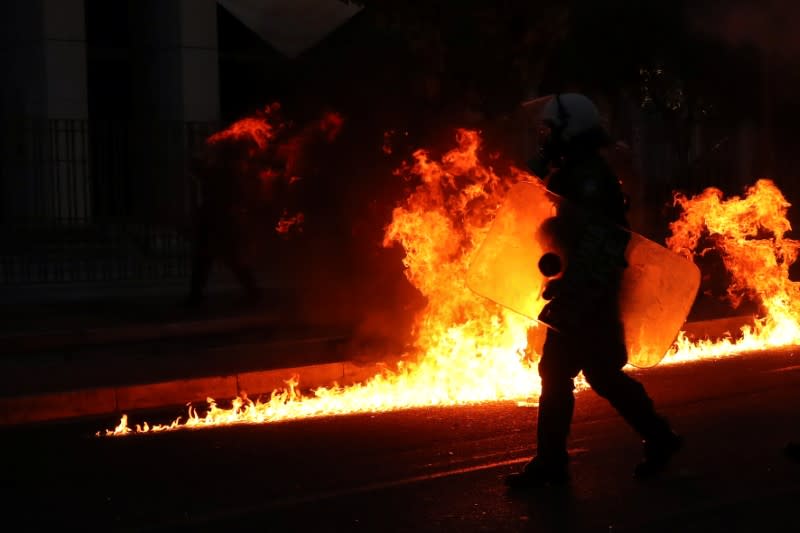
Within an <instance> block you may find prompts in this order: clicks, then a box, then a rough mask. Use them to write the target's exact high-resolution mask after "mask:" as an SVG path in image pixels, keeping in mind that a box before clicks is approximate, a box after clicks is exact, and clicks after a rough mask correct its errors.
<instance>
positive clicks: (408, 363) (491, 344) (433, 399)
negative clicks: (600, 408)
mask: <svg viewBox="0 0 800 533" xmlns="http://www.w3.org/2000/svg"><path fill="white" fill-rule="evenodd" d="M456 141H457V146H456V147H455V148H454V149H452V150H450V151H448V152H447V153H445V154H444V155H442V156H441V157H440V158H439V159H438V160H436V159H433V158H432V157H431V155H430V153H429V152H428V151H426V150H418V151H417V152H415V153H414V157H413V161H412V162H411V163H409V164H406V165H404V166H403V167H402V168H401V169H399V170H398V173H399V174H401V175H403V176H404V177H406V178H408V179H409V180H413V181H412V182H414V183H419V185H418V186H417V187H416V189H415V190H414V191H413V192H411V194H410V195H409V196H408V197H407V198H406V199H405V200H404V201H403V202H402V204H401V205H399V206H398V207H396V208H395V209H394V212H393V217H392V222H391V224H390V225H389V226H388V227H387V228H386V231H385V238H384V245H385V246H393V245H395V244H399V245H401V246H402V247H403V249H404V250H405V253H406V255H405V258H404V259H403V262H404V265H405V267H406V276H407V277H408V279H409V281H410V282H411V283H412V284H413V285H414V286H415V287H416V288H417V289H418V290H419V291H420V292H421V293H422V294H423V295H424V296H425V297H426V298H427V306H426V307H425V309H424V310H423V311H422V313H421V314H420V315H419V316H418V317H417V320H416V326H415V341H414V343H413V349H412V351H411V352H410V353H408V354H406V357H404V360H403V361H402V362H401V363H399V364H398V365H397V366H396V367H395V368H394V369H387V370H385V371H383V372H382V373H380V374H378V375H376V376H374V377H372V378H371V379H369V380H367V381H365V382H364V383H357V384H354V385H350V386H347V387H341V386H338V385H336V384H334V385H332V386H331V387H323V388H319V389H316V390H313V391H312V392H311V393H310V394H306V395H304V394H301V392H300V390H299V388H298V386H299V384H298V381H297V380H294V379H292V380H289V381H288V382H287V387H286V388H284V389H279V390H275V391H274V392H273V393H272V394H271V395H270V397H269V398H267V399H265V400H263V401H262V400H256V401H252V400H250V399H248V398H247V397H246V396H242V397H240V398H236V399H234V400H233V402H232V405H231V407H228V408H223V407H220V406H219V405H218V404H217V403H216V402H215V401H214V400H213V399H209V400H208V406H207V408H206V409H205V411H204V412H203V413H200V412H199V411H198V410H197V408H195V407H194V406H190V407H189V412H188V416H187V417H186V418H179V419H176V420H174V421H173V422H172V423H170V424H164V425H160V424H148V423H147V422H144V423H142V424H136V425H134V426H133V427H131V426H130V425H129V422H128V417H127V415H123V416H122V419H121V421H120V423H119V425H117V427H115V428H113V429H110V430H107V431H103V432H99V433H98V435H101V436H121V435H129V434H136V433H151V432H163V431H173V430H179V429H190V428H204V427H213V426H223V425H230V424H263V423H271V422H277V421H283V420H293V419H304V418H310V417H320V416H331V415H337V414H345V413H370V412H382V411H390V410H397V409H405V408H411V407H422V406H451V405H463V404H475V403H480V402H487V401H498V400H518V401H520V400H524V399H527V400H528V402H529V403H530V402H534V403H535V401H536V399H537V398H538V395H539V390H540V388H539V378H538V374H537V372H536V367H535V364H534V363H533V361H535V360H536V359H537V355H536V353H534V351H533V350H532V349H531V348H529V346H528V342H529V338H530V337H529V330H530V329H531V328H532V327H535V322H532V321H531V320H529V319H527V318H525V317H522V316H520V315H517V314H515V313H512V312H510V311H508V310H505V309H501V308H500V307H499V306H497V305H495V304H493V303H491V302H488V301H487V300H485V299H482V298H480V297H478V296H476V295H475V294H474V293H472V292H471V291H470V290H469V289H468V288H467V287H466V284H465V282H464V279H465V275H466V272H467V267H468V265H469V262H470V258H471V257H472V254H473V253H474V251H475V250H476V247H477V245H478V244H479V243H480V242H482V240H483V238H484V237H485V235H486V233H487V231H488V228H489V222H490V221H491V220H492V218H493V216H492V215H493V213H494V212H495V211H496V210H497V208H498V206H499V205H500V204H501V201H502V199H503V197H504V194H505V193H506V192H507V191H508V189H509V188H510V186H511V185H513V184H514V183H516V182H518V181H521V180H530V179H533V177H532V176H530V175H529V174H527V173H526V172H524V171H522V170H519V169H515V168H513V167H512V168H510V169H509V170H508V171H506V172H505V173H504V174H503V175H498V174H497V173H496V172H495V170H494V169H493V168H492V167H491V166H489V165H487V164H485V163H483V162H482V161H481V158H480V137H479V135H478V133H477V132H475V131H469V130H458V132H457V135H456ZM675 201H676V205H678V206H679V207H680V208H681V210H682V213H681V215H680V219H679V220H677V221H675V222H673V223H672V224H671V230H672V236H671V237H670V238H669V239H668V241H667V244H668V246H669V247H670V248H671V249H672V250H674V251H676V252H678V253H681V254H684V255H686V256H687V257H693V256H694V255H695V254H703V253H705V251H706V249H705V248H702V247H704V246H709V245H710V246H713V247H714V249H716V250H717V251H718V252H719V254H720V256H721V258H722V260H723V262H724V264H725V266H726V268H727V270H728V272H729V273H730V276H731V280H732V281H731V285H730V287H729V290H728V297H729V298H730V300H731V302H733V304H734V305H737V304H738V302H739V301H741V299H742V298H743V297H749V298H753V299H757V301H759V302H760V304H761V308H762V313H761V314H760V316H759V317H758V318H757V319H756V320H755V322H754V325H753V326H746V327H744V328H743V329H742V330H741V331H740V332H739V333H738V335H735V336H730V337H728V338H724V339H722V340H720V341H715V342H711V341H709V340H705V341H700V342H691V341H689V339H688V338H687V336H686V335H684V334H680V335H679V337H678V339H677V341H676V343H675V344H674V346H673V348H672V349H671V351H670V353H669V354H668V356H667V358H666V359H665V361H664V363H663V364H684V363H687V362H691V361H696V360H700V359H706V358H719V357H727V356H731V355H734V354H739V353H743V352H751V351H758V350H765V349H770V348H775V347H781V346H787V345H797V344H800V294H798V286H797V284H796V283H795V282H793V281H791V280H790V279H789V266H790V265H791V264H792V263H793V262H794V261H795V260H796V259H797V254H798V242H797V241H794V240H792V239H789V238H786V236H785V235H786V233H787V232H788V231H789V230H790V225H789V222H788V220H787V218H786V213H787V210H788V207H789V203H788V202H787V201H786V199H785V198H784V197H783V195H782V193H781V192H780V190H778V188H777V187H776V186H775V184H774V183H773V182H771V181H770V180H759V181H758V182H756V183H755V184H754V185H753V186H752V187H750V188H748V190H747V191H746V194H745V195H744V196H743V197H737V196H734V197H731V198H729V199H724V198H723V193H722V192H721V191H719V190H718V189H714V188H711V189H707V190H706V191H704V192H703V193H701V194H700V195H698V196H696V197H694V198H687V197H684V196H681V195H676V198H675ZM579 386H582V385H580V384H579Z"/></svg>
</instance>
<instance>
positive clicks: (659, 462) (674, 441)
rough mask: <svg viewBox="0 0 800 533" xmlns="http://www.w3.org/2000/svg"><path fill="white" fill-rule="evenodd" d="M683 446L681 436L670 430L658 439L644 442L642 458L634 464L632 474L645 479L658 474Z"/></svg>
mask: <svg viewBox="0 0 800 533" xmlns="http://www.w3.org/2000/svg"><path fill="white" fill-rule="evenodd" d="M682 447H683V438H682V437H681V436H679V435H677V434H675V433H672V432H670V433H669V434H667V435H666V436H664V437H662V438H659V439H652V440H646V441H645V442H644V459H643V460H642V462H641V463H639V464H638V465H636V469H635V470H634V472H633V473H634V475H635V476H636V477H637V478H639V479H646V478H651V477H654V476H656V475H658V474H660V473H661V472H662V471H663V470H664V469H665V468H666V466H667V465H668V464H669V461H670V459H672V456H673V455H675V454H676V453H677V452H678V450H680V449H681V448H682Z"/></svg>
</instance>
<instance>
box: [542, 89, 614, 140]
mask: <svg viewBox="0 0 800 533" xmlns="http://www.w3.org/2000/svg"><path fill="white" fill-rule="evenodd" d="M540 120H542V121H543V122H546V123H547V124H548V125H550V126H552V127H553V129H554V130H555V131H556V132H559V133H560V134H561V140H562V141H564V142H569V141H570V140H572V139H574V138H575V137H577V136H579V135H581V134H583V133H587V132H589V131H593V130H600V129H602V125H601V122H600V112H599V111H598V110H597V106H595V105H594V103H593V102H592V101H591V100H589V99H588V98H587V97H586V96H584V95H582V94H578V93H564V94H557V95H555V96H553V97H552V98H550V101H548V102H547V104H546V105H545V106H544V109H543V110H542V114H541V116H540Z"/></svg>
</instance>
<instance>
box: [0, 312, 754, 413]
mask: <svg viewBox="0 0 800 533" xmlns="http://www.w3.org/2000/svg"><path fill="white" fill-rule="evenodd" d="M752 321H753V317H731V318H722V319H714V320H705V321H698V322H691V323H686V324H685V325H684V328H683V331H685V332H686V333H687V335H688V336H689V337H690V338H711V339H715V338H720V337H723V336H725V334H726V333H728V332H735V331H736V330H738V329H739V328H741V327H742V326H743V325H745V324H748V323H750V324H752ZM166 327H170V325H167V326H166ZM205 330H206V331H207V328H205ZM384 368H385V364H383V363H367V364H363V365H359V364H356V363H353V362H350V361H340V362H334V363H324V364H315V365H307V366H299V367H287V368H279V369H273V370H264V371H251V372H242V373H236V374H230V375H223V376H208V377H201V378H194V379H183V380H172V381H165V382H160V383H149V384H141V385H126V386H120V387H98V388H92V389H84V390H74V391H66V392H57V393H48V394H37V395H28V396H16V397H7V398H0V427H3V426H15V425H21V424H32V423H38V422H52V421H57V420H65V419H70V418H81V417H90V416H101V415H112V414H115V413H117V414H118V413H122V412H130V411H135V410H139V409H155V408H164V407H173V406H180V405H185V404H187V403H197V402H205V401H206V399H207V398H209V397H212V398H215V399H230V398H235V397H236V396H238V395H239V393H240V392H242V391H245V392H247V394H248V395H249V396H251V397H257V396H258V395H263V394H269V393H271V392H272V391H273V390H275V389H279V388H284V387H285V386H286V381H287V380H288V379H290V378H291V377H292V376H294V375H298V376H300V378H301V380H302V381H301V385H302V387H303V388H304V389H315V388H318V387H328V386H331V385H332V384H333V383H334V382H336V383H338V384H339V385H343V386H344V385H351V384H354V383H358V382H361V381H364V380H366V379H368V378H370V377H372V376H374V375H376V374H378V373H379V372H380V371H381V370H382V369H384Z"/></svg>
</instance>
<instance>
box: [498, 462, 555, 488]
mask: <svg viewBox="0 0 800 533" xmlns="http://www.w3.org/2000/svg"><path fill="white" fill-rule="evenodd" d="M568 481H569V470H568V468H567V461H566V460H563V461H543V460H542V459H541V457H534V458H533V459H532V460H531V462H529V463H528V464H527V465H525V468H523V469H522V471H521V472H515V473H513V474H510V475H509V476H507V477H506V485H507V486H508V487H509V488H511V489H514V490H525V489H532V488H536V487H544V486H547V485H563V484H565V483H567V482H568Z"/></svg>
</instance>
